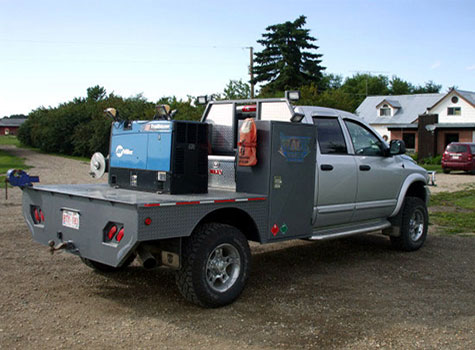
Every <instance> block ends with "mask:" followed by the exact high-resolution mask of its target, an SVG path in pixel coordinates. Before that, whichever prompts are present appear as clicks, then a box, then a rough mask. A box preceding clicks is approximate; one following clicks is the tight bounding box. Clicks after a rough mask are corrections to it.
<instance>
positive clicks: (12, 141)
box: [0, 135, 20, 147]
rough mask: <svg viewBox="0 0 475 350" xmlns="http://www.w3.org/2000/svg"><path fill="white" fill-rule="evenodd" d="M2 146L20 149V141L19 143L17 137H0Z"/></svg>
mask: <svg viewBox="0 0 475 350" xmlns="http://www.w3.org/2000/svg"><path fill="white" fill-rule="evenodd" d="M0 145H14V146H17V147H20V141H18V139H17V138H16V136H12V135H8V136H0Z"/></svg>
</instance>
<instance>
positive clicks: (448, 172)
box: [442, 168, 450, 174]
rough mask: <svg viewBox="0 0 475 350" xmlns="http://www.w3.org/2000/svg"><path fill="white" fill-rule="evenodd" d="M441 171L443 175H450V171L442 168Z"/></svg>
mask: <svg viewBox="0 0 475 350" xmlns="http://www.w3.org/2000/svg"><path fill="white" fill-rule="evenodd" d="M442 171H443V172H444V174H450V169H447V168H443V169H442Z"/></svg>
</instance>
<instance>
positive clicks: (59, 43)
mask: <svg viewBox="0 0 475 350" xmlns="http://www.w3.org/2000/svg"><path fill="white" fill-rule="evenodd" d="M0 42H11V43H31V44H58V45H101V46H103V45H109V46H135V47H138V46H140V47H147V48H149V47H150V46H151V45H153V46H154V47H165V48H167V47H180V48H199V49H247V48H248V46H244V45H242V46H233V45H196V44H190V43H178V44H175V43H173V44H168V43H167V44H165V43H162V44H160V43H153V44H139V43H131V42H120V43H119V42H111V41H104V42H100V41H56V40H33V39H6V38H0Z"/></svg>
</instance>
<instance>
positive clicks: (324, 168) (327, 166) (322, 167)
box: [320, 164, 333, 171]
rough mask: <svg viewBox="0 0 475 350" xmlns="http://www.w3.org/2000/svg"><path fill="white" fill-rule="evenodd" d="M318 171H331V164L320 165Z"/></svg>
mask: <svg viewBox="0 0 475 350" xmlns="http://www.w3.org/2000/svg"><path fill="white" fill-rule="evenodd" d="M320 169H322V170H323V171H331V170H333V165H331V164H322V165H320Z"/></svg>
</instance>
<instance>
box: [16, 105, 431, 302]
mask: <svg viewBox="0 0 475 350" xmlns="http://www.w3.org/2000/svg"><path fill="white" fill-rule="evenodd" d="M246 118H254V120H255V125H256V128H257V143H256V145H255V147H256V151H257V164H256V165H254V166H252V167H249V166H241V165H239V162H238V157H239V155H238V154H237V152H236V150H237V148H238V143H239V140H238V138H239V129H240V126H241V124H242V123H243V121H244V120H245V119H246ZM202 122H203V123H206V124H207V125H208V126H209V129H208V130H209V133H208V140H209V141H208V146H209V147H208V149H207V150H206V153H207V154H205V157H207V161H208V167H207V168H206V166H204V171H206V172H207V176H208V187H207V192H206V193H195V194H187V193H185V194H170V193H157V192H151V191H148V192H147V191H139V190H134V189H133V187H132V188H121V187H120V186H117V182H116V181H118V180H117V178H113V177H114V176H115V175H113V176H111V173H110V172H109V183H108V184H89V185H32V184H22V189H23V213H24V217H25V219H26V222H27V223H28V226H29V228H30V231H31V232H32V234H33V238H34V239H35V240H36V241H37V242H39V243H42V244H44V245H47V246H49V247H50V249H51V250H52V251H55V250H58V249H64V250H67V251H69V252H70V253H73V254H76V255H78V256H80V258H81V259H82V260H83V261H84V263H86V265H88V266H90V267H92V268H93V269H95V270H97V271H100V272H102V273H109V272H116V271H118V270H121V269H124V268H126V267H127V266H128V265H129V264H131V263H132V261H133V260H134V259H135V258H136V257H138V258H139V260H140V262H141V263H142V264H143V266H144V267H145V268H154V267H158V266H167V267H171V268H173V269H175V270H176V281H177V285H178V287H179V289H180V291H181V293H182V294H183V296H184V297H185V298H186V299H187V300H189V301H191V302H193V303H196V304H198V305H201V306H204V307H219V306H223V305H226V304H229V303H231V302H233V301H234V300H236V298H238V297H239V295H240V294H241V292H242V291H243V289H244V286H245V282H246V280H247V278H248V276H249V272H250V269H251V254H250V249H249V245H248V241H255V242H259V243H261V244H265V243H273V242H280V241H286V240H290V239H308V240H328V239H335V238H340V237H345V236H350V235H356V234H362V233H368V232H374V231H380V232H382V233H383V234H385V235H387V236H389V239H390V240H391V243H392V244H393V245H394V246H395V247H396V248H398V249H402V250H405V251H413V250H417V249H419V248H420V247H421V246H422V245H423V244H424V241H425V239H426V235H427V226H428V213H427V202H428V200H429V192H428V190H427V183H428V174H427V172H426V171H425V170H424V169H423V168H421V167H419V166H417V165H416V164H415V162H413V161H412V159H411V158H409V157H407V156H405V155H404V152H405V146H404V143H403V142H402V141H391V143H389V144H387V143H386V142H385V141H384V140H383V139H382V138H381V137H380V136H379V135H378V134H377V133H376V132H375V131H374V130H373V129H372V128H371V127H370V126H368V125H367V124H365V123H364V122H363V121H361V120H360V119H358V118H357V117H356V116H355V115H353V114H350V113H347V112H343V111H339V110H335V109H329V108H321V107H311V106H297V107H296V106H293V105H292V104H291V103H290V101H289V100H288V99H286V98H282V99H254V100H239V101H213V102H210V103H209V104H208V106H207V108H206V110H205V113H204V115H203V118H202ZM154 123H155V124H154ZM160 123H162V124H163V123H165V122H160ZM170 123H172V122H170ZM162 124H160V125H158V122H155V121H150V122H146V121H140V122H137V124H132V123H131V122H128V121H127V122H124V121H115V122H114V123H113V128H116V129H117V130H118V131H117V133H118V134H119V132H122V131H123V132H122V133H121V134H120V139H119V138H118V139H117V140H111V144H114V148H111V150H110V155H111V159H114V158H113V157H112V156H113V155H116V156H117V157H121V158H120V160H121V161H123V160H124V159H126V157H131V158H130V160H131V161H134V162H138V163H137V164H139V163H140V162H141V161H144V162H145V163H144V164H146V161H147V160H146V159H139V156H138V155H137V151H136V148H135V146H136V145H135V144H133V143H130V144H125V142H127V140H128V139H127V135H128V134H127V132H129V131H130V130H131V131H130V133H133V132H132V131H133V130H135V129H134V128H136V130H137V132H135V133H134V140H146V139H148V140H151V139H152V135H156V134H152V133H151V132H152V131H153V132H155V133H158V132H162V131H163V130H162V129H164V128H165V126H163V125H162ZM189 128H190V129H188V131H187V134H186V135H188V134H190V133H191V131H190V130H195V129H191V127H189ZM193 128H195V127H193ZM124 130H125V131H124ZM128 130H129V131H128ZM154 130H155V131H154ZM183 135H185V134H183ZM190 135H191V134H190ZM155 137H156V136H153V138H154V140H156V138H155ZM158 138H159V140H163V139H164V138H161V136H160V135H159V136H158ZM195 139H196V138H194V137H190V138H189V140H188V139H187V141H186V140H185V139H183V140H185V141H183V142H187V143H186V150H187V151H190V152H192V151H194V150H195V149H197V148H198V147H197V146H196V145H195V144H194V143H193V142H196V140H195ZM118 142H120V143H121V144H118ZM140 142H142V141H140ZM137 147H138V146H137ZM125 150H126V151H127V152H126V151H125ZM152 151H154V152H156V151H157V150H151V149H150V147H149V153H150V152H152ZM171 152H172V153H173V150H172V151H171ZM133 157H135V158H133ZM190 159H191V158H190ZM205 159H206V158H205ZM116 160H117V159H116ZM170 161H171V162H173V160H170ZM94 162H95V163H94V164H92V166H95V167H96V170H97V166H98V164H99V163H97V162H96V161H94ZM185 163H186V162H185ZM118 164H119V163H118ZM140 164H141V163H140ZM180 164H181V163H180ZM180 166H181V167H186V164H181V165H180ZM170 169H171V170H170V174H168V173H166V174H163V172H160V171H157V172H156V173H153V171H152V170H147V171H152V173H151V178H153V179H154V181H155V182H154V183H156V182H157V178H158V179H159V180H160V179H161V178H163V179H168V178H169V177H170V176H175V175H174V174H173V171H174V170H173V169H175V171H176V169H177V168H176V167H175V168H174V165H173V164H172V166H171V168H170ZM116 170H117V169H116ZM119 170H120V171H118V170H117V171H116V174H119V175H120V176H121V177H122V179H125V181H126V182H127V183H128V184H129V185H130V186H134V185H137V182H138V183H140V181H141V180H140V176H141V174H142V173H140V172H138V171H136V170H137V169H135V170H134V169H119ZM147 174H148V175H150V173H149V172H148V173H147ZM119 175H117V176H119ZM128 176H130V181H129V178H128ZM158 192H160V191H158Z"/></svg>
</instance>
